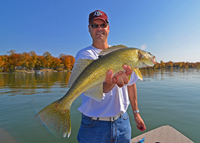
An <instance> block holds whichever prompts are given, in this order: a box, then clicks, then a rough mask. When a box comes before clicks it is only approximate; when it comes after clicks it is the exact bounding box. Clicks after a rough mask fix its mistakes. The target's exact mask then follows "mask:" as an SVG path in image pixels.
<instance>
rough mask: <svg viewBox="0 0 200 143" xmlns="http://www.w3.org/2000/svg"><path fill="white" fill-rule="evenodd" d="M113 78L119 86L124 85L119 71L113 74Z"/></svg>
mask: <svg viewBox="0 0 200 143" xmlns="http://www.w3.org/2000/svg"><path fill="white" fill-rule="evenodd" d="M115 79H116V84H117V85H118V86H119V87H122V86H124V81H123V78H122V76H121V74H120V73H119V74H116V75H115Z"/></svg>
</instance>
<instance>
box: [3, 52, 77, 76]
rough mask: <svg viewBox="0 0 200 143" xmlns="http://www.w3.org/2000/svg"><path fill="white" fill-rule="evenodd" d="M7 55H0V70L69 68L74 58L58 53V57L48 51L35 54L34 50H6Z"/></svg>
mask: <svg viewBox="0 0 200 143" xmlns="http://www.w3.org/2000/svg"><path fill="white" fill-rule="evenodd" d="M8 54H9V55H0V71H1V72H2V71H3V72H8V71H15V70H18V69H19V70H22V69H24V70H32V69H35V70H40V69H42V68H48V69H49V68H50V69H54V70H63V69H66V70H71V69H72V68H73V65H74V62H75V58H74V57H73V56H71V55H66V54H60V55H59V57H58V58H57V57H53V56H52V55H51V54H50V53H49V52H44V53H43V55H42V56H40V55H37V54H36V53H35V51H31V52H29V53H27V52H23V53H16V52H15V51H14V50H11V51H9V52H8Z"/></svg>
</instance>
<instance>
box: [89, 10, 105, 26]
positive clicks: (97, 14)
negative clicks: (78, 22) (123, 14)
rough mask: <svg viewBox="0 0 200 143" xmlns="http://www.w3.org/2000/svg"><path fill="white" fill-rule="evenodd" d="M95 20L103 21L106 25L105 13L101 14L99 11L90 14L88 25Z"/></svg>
mask: <svg viewBox="0 0 200 143" xmlns="http://www.w3.org/2000/svg"><path fill="white" fill-rule="evenodd" d="M95 19H101V20H103V21H105V22H106V23H108V16H107V15H106V13H105V12H103V11H101V10H95V11H94V12H91V13H90V15H89V24H90V23H91V22H92V21H93V20H95Z"/></svg>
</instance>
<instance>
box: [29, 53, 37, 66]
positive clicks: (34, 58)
mask: <svg viewBox="0 0 200 143" xmlns="http://www.w3.org/2000/svg"><path fill="white" fill-rule="evenodd" d="M29 54H30V56H31V60H30V63H29V68H30V69H32V68H34V67H35V64H36V62H37V57H38V56H37V54H36V53H35V51H30V52H29Z"/></svg>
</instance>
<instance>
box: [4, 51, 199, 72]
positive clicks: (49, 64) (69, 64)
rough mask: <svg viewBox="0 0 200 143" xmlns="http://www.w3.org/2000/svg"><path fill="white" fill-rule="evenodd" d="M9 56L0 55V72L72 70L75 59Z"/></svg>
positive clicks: (45, 55)
mask: <svg viewBox="0 0 200 143" xmlns="http://www.w3.org/2000/svg"><path fill="white" fill-rule="evenodd" d="M8 53H9V55H0V72H8V71H15V70H22V69H24V70H32V69H34V70H40V69H43V68H47V69H54V70H64V69H66V70H72V68H73V65H74V63H75V58H74V57H73V56H71V55H66V54H60V55H59V57H58V58H57V57H53V56H52V55H51V54H50V53H49V52H44V53H43V55H42V56H39V55H37V54H36V53H35V51H31V52H29V53H27V52H23V53H16V52H15V51H14V50H11V51H9V52H8ZM173 67H174V68H200V62H197V63H189V62H176V63H173V62H172V61H169V62H166V63H165V62H163V61H160V63H157V64H155V65H154V66H153V67H146V68H150V69H161V68H173Z"/></svg>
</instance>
